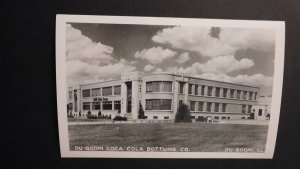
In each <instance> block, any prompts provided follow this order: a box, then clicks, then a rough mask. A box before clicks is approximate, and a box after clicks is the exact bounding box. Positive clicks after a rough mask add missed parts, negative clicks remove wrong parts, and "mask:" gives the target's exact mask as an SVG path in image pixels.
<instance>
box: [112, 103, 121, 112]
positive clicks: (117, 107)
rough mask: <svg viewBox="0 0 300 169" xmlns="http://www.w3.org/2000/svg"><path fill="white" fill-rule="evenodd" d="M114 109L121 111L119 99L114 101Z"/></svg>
mask: <svg viewBox="0 0 300 169" xmlns="http://www.w3.org/2000/svg"><path fill="white" fill-rule="evenodd" d="M114 110H119V111H121V101H114Z"/></svg>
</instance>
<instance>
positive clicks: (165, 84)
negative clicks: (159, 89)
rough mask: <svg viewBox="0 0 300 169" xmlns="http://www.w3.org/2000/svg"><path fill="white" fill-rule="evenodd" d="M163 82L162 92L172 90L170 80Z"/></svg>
mask: <svg viewBox="0 0 300 169" xmlns="http://www.w3.org/2000/svg"><path fill="white" fill-rule="evenodd" d="M162 83H163V90H164V91H163V92H172V82H162Z"/></svg>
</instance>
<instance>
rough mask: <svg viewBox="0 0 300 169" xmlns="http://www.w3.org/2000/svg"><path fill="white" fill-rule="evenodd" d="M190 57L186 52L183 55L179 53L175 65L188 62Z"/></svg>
mask: <svg viewBox="0 0 300 169" xmlns="http://www.w3.org/2000/svg"><path fill="white" fill-rule="evenodd" d="M190 59H191V58H190V56H189V53H188V52H184V53H181V54H180V55H179V56H178V58H177V59H176V60H175V62H177V63H181V64H182V63H185V62H187V61H188V60H190Z"/></svg>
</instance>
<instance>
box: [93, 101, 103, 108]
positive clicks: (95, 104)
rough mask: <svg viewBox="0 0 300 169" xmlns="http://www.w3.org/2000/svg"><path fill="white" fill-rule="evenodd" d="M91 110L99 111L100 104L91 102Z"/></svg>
mask: <svg viewBox="0 0 300 169" xmlns="http://www.w3.org/2000/svg"><path fill="white" fill-rule="evenodd" d="M92 109H93V110H100V109H101V105H100V102H93V103H92Z"/></svg>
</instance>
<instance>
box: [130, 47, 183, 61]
mask: <svg viewBox="0 0 300 169" xmlns="http://www.w3.org/2000/svg"><path fill="white" fill-rule="evenodd" d="M176 54H177V52H174V51H172V50H169V49H162V48H161V47H153V48H150V49H143V50H142V51H141V52H140V51H137V52H136V53H135V54H134V57H135V58H140V59H144V60H147V61H149V62H150V63H152V64H158V63H161V62H162V61H163V60H165V59H168V58H172V57H174V56H175V55H176Z"/></svg>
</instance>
